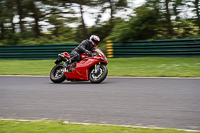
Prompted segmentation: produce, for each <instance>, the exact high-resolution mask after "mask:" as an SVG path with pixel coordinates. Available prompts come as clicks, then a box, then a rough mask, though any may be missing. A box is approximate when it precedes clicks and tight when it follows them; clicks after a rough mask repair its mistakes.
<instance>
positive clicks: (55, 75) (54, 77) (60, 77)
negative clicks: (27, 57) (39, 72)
mask: <svg viewBox="0 0 200 133" xmlns="http://www.w3.org/2000/svg"><path fill="white" fill-rule="evenodd" d="M64 69H65V68H64V66H63V65H62V64H57V65H56V66H54V67H53V68H52V70H51V72H50V79H51V81H52V82H54V83H62V82H63V81H64V80H65V79H66V77H65V73H64Z"/></svg>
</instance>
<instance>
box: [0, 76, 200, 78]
mask: <svg viewBox="0 0 200 133" xmlns="http://www.w3.org/2000/svg"><path fill="white" fill-rule="evenodd" d="M3 76H5V77H9V76H10V77H33V78H35V77H37V78H44V77H49V76H34V75H0V77H3ZM107 78H115V79H200V77H199V78H190V77H110V76H109V77H107Z"/></svg>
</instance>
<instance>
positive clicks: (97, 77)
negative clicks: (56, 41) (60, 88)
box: [50, 49, 108, 83]
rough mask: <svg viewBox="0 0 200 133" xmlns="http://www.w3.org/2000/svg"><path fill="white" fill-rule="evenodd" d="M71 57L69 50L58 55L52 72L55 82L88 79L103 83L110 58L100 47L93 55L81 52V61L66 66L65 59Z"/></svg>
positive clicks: (52, 78)
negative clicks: (108, 58)
mask: <svg viewBox="0 0 200 133" xmlns="http://www.w3.org/2000/svg"><path fill="white" fill-rule="evenodd" d="M69 59H70V56H69V54H68V53H67V52H63V53H61V54H59V55H58V59H57V60H56V61H55V64H56V66H54V67H53V68H52V70H51V72H50V79H51V81H52V82H54V83H61V82H63V81H64V80H69V81H88V80H90V82H91V83H101V82H102V81H103V80H104V79H105V78H106V76H107V74H108V69H107V67H106V65H107V64H108V60H107V58H106V56H105V55H104V54H103V52H102V51H101V50H100V49H96V50H94V52H93V55H86V54H85V53H83V54H81V59H82V60H81V61H79V62H74V63H72V64H71V65H70V67H68V68H66V67H64V65H63V63H62V62H63V61H64V62H66V61H67V60H69Z"/></svg>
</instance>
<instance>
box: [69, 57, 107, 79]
mask: <svg viewBox="0 0 200 133" xmlns="http://www.w3.org/2000/svg"><path fill="white" fill-rule="evenodd" d="M81 58H82V60H81V61H80V62H78V63H77V64H76V67H75V69H74V70H73V71H72V72H67V71H66V72H65V75H66V76H67V79H68V80H74V79H76V80H89V79H88V74H89V68H90V67H92V66H93V65H95V64H96V63H99V62H102V63H103V64H105V65H107V61H105V60H103V59H102V58H101V57H100V56H93V57H92V56H90V55H85V54H82V55H81Z"/></svg>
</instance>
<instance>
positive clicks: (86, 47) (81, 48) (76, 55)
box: [64, 35, 100, 68]
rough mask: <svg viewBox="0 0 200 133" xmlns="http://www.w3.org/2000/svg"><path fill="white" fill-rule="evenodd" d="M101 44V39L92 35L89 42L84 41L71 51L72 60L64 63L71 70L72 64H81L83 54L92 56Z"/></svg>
mask: <svg viewBox="0 0 200 133" xmlns="http://www.w3.org/2000/svg"><path fill="white" fill-rule="evenodd" d="M99 42H100V38H99V37H98V36H96V35H91V37H90V38H89V40H88V39H87V40H83V41H82V42H81V43H80V44H79V45H78V46H77V47H76V48H75V49H74V50H72V51H71V54H70V59H69V60H68V61H66V62H65V63H64V66H65V67H66V68H69V67H70V64H71V63H72V62H75V61H76V62H79V61H80V60H81V54H82V53H85V54H89V55H92V51H93V50H95V47H96V46H98V43H99Z"/></svg>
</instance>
